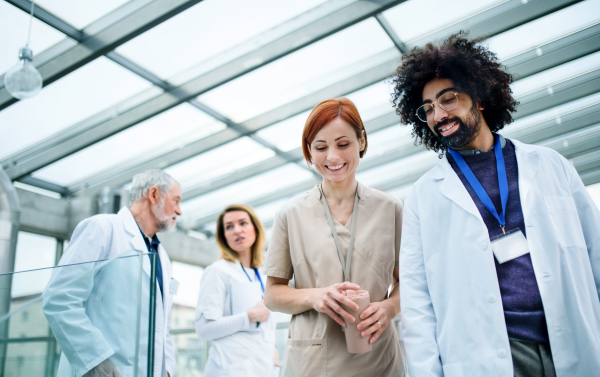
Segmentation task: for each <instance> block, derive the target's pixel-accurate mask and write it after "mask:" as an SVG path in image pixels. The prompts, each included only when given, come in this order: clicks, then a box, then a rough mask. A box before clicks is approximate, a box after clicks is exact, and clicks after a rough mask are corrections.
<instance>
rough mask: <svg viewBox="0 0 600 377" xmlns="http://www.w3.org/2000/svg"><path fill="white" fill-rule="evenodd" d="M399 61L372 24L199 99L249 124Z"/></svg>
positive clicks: (347, 31) (372, 21) (367, 22)
mask: <svg viewBox="0 0 600 377" xmlns="http://www.w3.org/2000/svg"><path fill="white" fill-rule="evenodd" d="M399 56H400V54H399V52H398V51H397V50H396V48H395V47H394V45H393V43H392V41H391V40H390V39H389V37H388V36H387V34H385V32H384V31H383V29H382V28H381V27H380V26H379V24H378V23H377V21H375V19H373V18H370V19H367V20H365V21H363V22H361V23H359V24H356V25H354V26H352V27H349V28H347V29H344V30H342V31H340V32H338V33H336V34H334V35H332V36H330V37H328V38H325V39H323V40H321V41H319V42H316V43H313V44H312V45H310V46H307V47H305V48H303V49H301V50H299V51H296V52H294V53H292V54H290V55H287V56H285V57H283V58H281V59H279V60H276V61H275V62H273V63H270V64H268V65H266V66H264V67H262V68H259V69H257V70H255V71H252V72H250V73H248V74H246V75H244V76H241V77H240V78H238V79H236V80H233V81H231V82H229V83H227V84H224V85H222V86H220V87H218V88H216V89H213V90H211V91H209V92H207V93H205V94H203V95H201V96H200V97H198V99H199V100H200V101H201V102H203V103H206V104H207V105H208V106H210V107H212V108H214V109H216V110H217V111H219V112H221V113H222V114H225V115H227V116H228V117H229V118H231V119H233V120H234V121H236V122H243V121H245V120H247V119H249V118H252V117H254V116H257V115H259V114H262V113H264V112H267V111H269V110H272V109H274V108H276V107H278V106H282V105H284V104H287V103H289V102H291V101H293V100H295V99H298V98H301V97H304V96H306V95H309V94H311V93H313V92H315V91H316V90H319V89H322V88H324V87H327V86H329V85H332V84H335V83H337V82H339V81H341V80H344V79H346V78H349V77H352V76H354V75H357V74H360V73H361V72H364V71H365V70H367V69H369V68H373V67H375V66H377V65H379V64H382V63H384V62H387V61H390V60H392V59H397V58H399ZM317 57H318V58H317ZM323 99H325V98H323Z"/></svg>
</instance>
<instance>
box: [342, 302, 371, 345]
mask: <svg viewBox="0 0 600 377" xmlns="http://www.w3.org/2000/svg"><path fill="white" fill-rule="evenodd" d="M343 294H344V295H345V296H346V297H348V298H349V299H350V300H352V301H354V302H355V303H357V304H358V310H353V309H351V308H349V307H347V306H346V305H344V304H342V307H343V308H344V310H346V311H347V312H348V313H350V315H351V316H353V317H354V319H355V320H354V323H352V322H350V321H348V320H346V327H345V329H344V334H345V335H346V346H347V347H348V352H349V353H365V352H369V351H371V349H372V348H373V346H372V345H371V343H369V338H370V336H365V337H362V336H361V335H360V332H361V331H362V330H359V329H358V328H357V326H358V324H359V323H360V322H361V319H360V313H362V312H363V310H365V309H366V308H367V306H369V304H370V303H371V298H370V297H369V292H368V291H355V290H347V291H344V292H343ZM363 330H364V329H363Z"/></svg>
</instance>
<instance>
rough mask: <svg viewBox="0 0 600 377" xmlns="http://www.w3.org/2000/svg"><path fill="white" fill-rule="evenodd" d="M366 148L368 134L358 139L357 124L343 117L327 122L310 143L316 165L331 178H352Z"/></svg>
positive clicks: (334, 180)
mask: <svg viewBox="0 0 600 377" xmlns="http://www.w3.org/2000/svg"><path fill="white" fill-rule="evenodd" d="M363 132H364V131H363ZM363 149H365V138H364V137H361V138H360V139H359V138H358V137H357V136H356V130H355V129H354V127H352V126H351V125H350V124H348V122H346V121H345V120H343V119H342V118H340V117H338V118H335V119H334V120H332V121H331V122H329V123H328V124H327V125H325V126H324V127H323V128H322V129H321V130H320V131H319V132H318V133H317V134H316V135H315V138H314V140H313V141H312V143H311V144H310V154H311V156H312V162H313V164H314V166H315V169H316V170H317V172H318V173H319V174H321V176H323V179H327V180H329V181H330V182H342V181H344V180H346V179H348V178H350V179H353V178H354V175H355V173H356V168H357V167H358V164H359V162H360V152H361V151H362V150H363Z"/></svg>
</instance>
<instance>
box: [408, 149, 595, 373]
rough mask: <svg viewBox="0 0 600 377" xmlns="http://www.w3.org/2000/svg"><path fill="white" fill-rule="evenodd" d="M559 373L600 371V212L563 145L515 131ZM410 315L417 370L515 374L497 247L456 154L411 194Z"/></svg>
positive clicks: (411, 354)
mask: <svg viewBox="0 0 600 377" xmlns="http://www.w3.org/2000/svg"><path fill="white" fill-rule="evenodd" d="M512 142H513V144H514V145H515V151H516V156H517V163H518V171H519V191H520V198H521V205H522V209H523V216H524V218H525V225H526V227H527V243H528V245H529V249H530V253H531V260H532V263H533V269H534V271H535V276H536V280H537V284H538V286H539V289H540V294H541V297H542V301H543V304H544V311H545V314H546V322H547V325H548V335H549V338H550V346H551V349H552V357H553V360H554V366H555V369H556V375H557V377H591V376H598V375H600V301H599V292H600V212H599V211H598V208H597V207H596V205H595V204H594V202H593V201H592V199H591V197H590V196H589V194H588V192H587V190H586V188H585V187H584V185H583V183H582V181H581V179H580V178H579V175H578V174H577V172H576V170H575V168H574V167H573V166H572V165H571V164H570V163H569V162H568V161H567V160H566V159H565V158H563V157H562V156H560V155H559V154H558V153H557V152H555V151H553V150H551V149H547V148H543V147H538V146H534V145H527V144H523V143H520V142H518V141H514V140H513V141H512ZM402 228H403V233H402V241H401V249H400V295H401V297H402V300H401V309H402V311H401V320H402V322H401V324H402V333H403V336H404V346H405V349H406V356H407V362H408V370H409V374H410V376H411V377H427V376H446V377H462V376H465V377H467V376H469V377H470V376H486V377H493V376H502V377H509V376H510V377H512V376H513V365H512V358H511V353H510V345H509V339H508V334H507V330H506V324H505V320H504V312H503V309H502V300H501V296H500V288H499V285H498V278H497V275H496V269H495V265H494V255H493V253H492V248H491V244H490V240H489V238H488V232H487V228H486V226H485V224H484V222H483V220H482V218H481V215H480V213H479V211H478V210H477V207H476V205H475V203H474V202H473V200H472V199H471V197H470V195H469V193H468V192H467V190H466V188H465V187H464V185H463V184H462V182H461V180H460V178H459V177H458V175H457V174H456V173H455V172H454V170H453V169H452V167H451V166H450V164H449V163H448V161H447V159H446V158H444V159H443V160H441V161H440V163H439V164H438V165H437V166H435V167H434V168H433V169H431V170H430V171H429V172H428V173H426V174H425V175H424V176H423V177H422V178H421V179H419V181H418V182H417V183H416V184H415V185H414V187H413V189H412V191H411V193H410V195H409V196H408V198H407V199H406V202H405V204H404V219H403V224H402Z"/></svg>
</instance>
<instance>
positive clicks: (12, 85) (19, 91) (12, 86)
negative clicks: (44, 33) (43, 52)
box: [4, 0, 42, 99]
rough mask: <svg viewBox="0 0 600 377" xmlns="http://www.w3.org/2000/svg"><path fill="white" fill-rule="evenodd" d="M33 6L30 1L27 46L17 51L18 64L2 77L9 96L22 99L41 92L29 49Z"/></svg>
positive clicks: (32, 0) (40, 79)
mask: <svg viewBox="0 0 600 377" xmlns="http://www.w3.org/2000/svg"><path fill="white" fill-rule="evenodd" d="M33 4H34V0H31V17H30V19H29V33H28V34H27V44H25V47H22V48H20V49H19V62H18V63H17V65H15V66H14V67H12V68H11V69H9V70H8V72H6V75H4V86H5V87H6V90H8V92H9V93H10V95H11V96H13V97H15V98H18V99H24V98H29V97H33V96H35V95H36V94H38V93H39V92H40V90H42V76H41V75H40V73H39V72H38V71H37V69H35V67H34V66H33V63H32V61H33V51H31V49H30V48H29V38H30V37H31V24H32V23H33Z"/></svg>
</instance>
